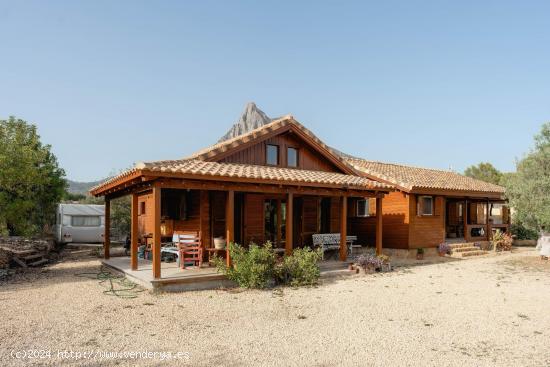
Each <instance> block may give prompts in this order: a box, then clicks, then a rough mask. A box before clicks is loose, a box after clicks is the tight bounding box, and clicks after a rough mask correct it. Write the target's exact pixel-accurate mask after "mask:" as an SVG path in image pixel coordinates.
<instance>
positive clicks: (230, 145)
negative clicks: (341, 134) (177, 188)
mask: <svg viewBox="0 0 550 367" xmlns="http://www.w3.org/2000/svg"><path fill="white" fill-rule="evenodd" d="M286 131H292V132H294V133H296V135H298V136H300V137H301V138H302V139H303V140H304V141H305V142H306V143H308V144H309V145H310V146H312V147H313V148H314V149H315V150H316V151H318V152H319V153H321V154H322V155H323V156H324V157H325V158H326V159H327V160H329V161H330V162H332V163H333V164H334V165H336V167H338V168H339V169H340V170H342V172H345V173H348V174H357V172H356V171H355V170H354V169H353V168H352V166H350V165H349V164H347V163H346V161H345V160H344V159H343V157H342V155H341V154H340V153H339V152H337V151H335V150H334V149H333V148H331V147H329V146H328V145H326V144H325V143H323V141H321V139H319V138H318V137H317V136H315V134H313V132H311V131H310V130H309V129H307V128H306V127H304V126H303V125H302V124H300V123H299V122H298V121H296V120H295V119H294V117H293V116H292V115H287V116H283V117H281V118H278V119H276V120H273V121H272V122H270V123H269V124H266V125H263V126H260V127H259V128H257V129H254V130H251V131H250V132H248V133H245V134H243V135H240V136H237V137H234V138H232V139H229V140H226V141H223V142H220V143H217V144H214V145H211V146H209V147H207V148H204V149H202V150H199V151H198V152H195V153H194V154H192V155H190V156H189V157H186V158H185V159H198V160H203V161H216V160H220V159H222V158H223V157H226V156H228V155H229V154H232V153H235V152H237V151H239V150H242V149H245V148H247V147H248V146H250V145H252V144H256V143H259V142H261V141H263V140H266V139H268V138H270V137H272V136H275V135H278V134H281V133H283V132H286Z"/></svg>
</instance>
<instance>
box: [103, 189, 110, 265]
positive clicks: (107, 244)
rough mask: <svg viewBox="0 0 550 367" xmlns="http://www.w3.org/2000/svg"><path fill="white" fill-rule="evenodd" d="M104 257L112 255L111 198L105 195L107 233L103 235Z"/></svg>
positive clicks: (107, 257)
mask: <svg viewBox="0 0 550 367" xmlns="http://www.w3.org/2000/svg"><path fill="white" fill-rule="evenodd" d="M103 257H104V258H105V259H106V260H108V259H109V258H110V257H111V199H108V198H107V197H105V233H104V235H103Z"/></svg>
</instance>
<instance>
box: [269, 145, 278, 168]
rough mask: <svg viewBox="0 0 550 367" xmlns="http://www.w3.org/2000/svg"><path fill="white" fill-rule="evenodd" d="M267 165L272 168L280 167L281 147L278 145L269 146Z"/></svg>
mask: <svg viewBox="0 0 550 367" xmlns="http://www.w3.org/2000/svg"><path fill="white" fill-rule="evenodd" d="M266 160H267V164H269V165H272V166H277V165H279V147H278V146H277V145H268V146H267V157H266Z"/></svg>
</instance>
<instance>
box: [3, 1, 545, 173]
mask: <svg viewBox="0 0 550 367" xmlns="http://www.w3.org/2000/svg"><path fill="white" fill-rule="evenodd" d="M548 19H550V2H548V1H540V2H531V1H521V2H520V1H516V2H507V1H483V2H480V1H471V2H470V1H455V2H450V1H433V2H431V1H420V2H414V1H402V2H393V1H384V2H380V1H377V2H374V1H373V2H366V1H361V2H351V1H350V2H336V1H302V2H299V3H298V2H296V1H289V2H286V1H273V2H257V1H194V2H191V1H148V2H145V1H144V2H140V1H87V2H86V1H66V2H58V1H21V2H15V1H2V0H0V47H1V50H2V57H0V118H6V117H7V116H9V115H15V116H17V117H19V118H22V119H25V120H27V121H30V122H33V123H35V124H36V125H37V126H38V129H39V133H40V134H41V136H42V138H43V141H45V142H46V143H49V144H51V145H52V146H53V150H54V152H55V154H56V155H57V156H58V158H59V161H60V163H61V165H62V166H63V167H64V168H65V170H66V172H67V176H68V178H70V179H74V180H81V181H83V180H95V179H99V178H102V177H105V176H106V175H108V174H110V173H113V172H115V171H118V170H120V169H123V168H127V167H129V166H131V165H132V164H133V163H134V162H136V161H148V160H158V159H175V158H179V157H184V156H186V155H187V154H189V153H191V152H193V151H195V150H197V149H200V148H202V147H204V146H206V145H210V144H211V143H214V142H215V141H216V140H217V139H218V138H219V136H221V135H223V133H225V131H226V130H227V129H228V128H229V127H230V125H231V124H232V123H233V122H235V120H236V119H237V118H238V116H239V115H240V113H241V110H242V109H243V107H244V105H245V104H246V102H248V101H255V102H256V103H257V105H258V106H259V107H260V108H261V109H262V110H264V111H265V112H266V113H267V114H268V115H269V116H272V117H275V116H280V115H283V114H287V113H292V114H293V115H294V116H295V117H296V118H297V119H298V120H299V121H300V122H302V123H303V124H304V125H306V126H307V127H309V128H310V129H311V130H313V131H314V132H315V133H316V134H317V135H318V136H319V137H320V138H321V139H323V140H324V141H325V142H327V143H328V144H330V145H332V146H334V147H336V148H338V149H340V150H343V151H345V152H349V153H352V154H355V155H358V156H362V157H366V158H369V159H374V160H382V161H390V162H400V163H406V164H413V165H417V166H426V167H433V168H444V169H446V168H448V167H449V166H452V167H453V168H454V169H456V170H459V171H462V170H463V169H464V168H465V167H466V166H468V165H470V164H474V163H478V162H480V161H489V162H492V163H493V164H495V166H496V167H497V168H499V169H501V170H505V171H509V170H513V169H514V162H515V159H516V158H517V157H521V156H522V154H523V153H525V152H526V151H528V149H529V148H530V146H531V143H532V137H533V135H534V134H535V133H536V132H537V131H538V130H539V129H540V126H541V125H542V123H544V122H546V121H550V27H548Z"/></svg>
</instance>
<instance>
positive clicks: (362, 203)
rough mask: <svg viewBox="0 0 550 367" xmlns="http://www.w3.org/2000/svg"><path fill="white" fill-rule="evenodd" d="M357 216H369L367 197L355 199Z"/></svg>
mask: <svg viewBox="0 0 550 367" xmlns="http://www.w3.org/2000/svg"><path fill="white" fill-rule="evenodd" d="M356 215H357V216H358V217H368V216H369V201H368V200H367V199H360V200H357V213H356Z"/></svg>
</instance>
